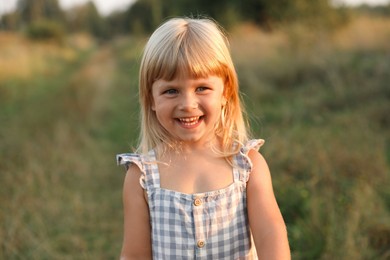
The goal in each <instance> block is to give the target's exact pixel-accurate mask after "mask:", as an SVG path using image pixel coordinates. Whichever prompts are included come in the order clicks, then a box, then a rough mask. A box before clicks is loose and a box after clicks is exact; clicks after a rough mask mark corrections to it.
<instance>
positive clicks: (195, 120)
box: [179, 116, 200, 125]
mask: <svg viewBox="0 0 390 260" xmlns="http://www.w3.org/2000/svg"><path fill="white" fill-rule="evenodd" d="M199 118H200V117H199V116H194V117H184V118H179V120H180V122H182V123H183V124H185V125H195V124H196V123H198V121H199Z"/></svg>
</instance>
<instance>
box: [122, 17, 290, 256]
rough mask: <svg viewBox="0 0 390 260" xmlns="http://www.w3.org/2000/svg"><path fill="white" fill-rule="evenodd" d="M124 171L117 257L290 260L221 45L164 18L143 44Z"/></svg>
mask: <svg viewBox="0 0 390 260" xmlns="http://www.w3.org/2000/svg"><path fill="white" fill-rule="evenodd" d="M139 93H140V103H141V123H142V124H141V137H140V144H139V149H138V153H137V154H120V155H117V160H118V163H119V164H121V165H126V168H127V174H126V177H125V181H124V191H123V203H124V241H123V248H122V253H121V256H122V258H123V259H151V258H154V259H169V260H170V259H258V258H259V259H266V260H270V259H290V253H289V246H288V241H287V235H286V228H285V224H284V221H283V218H282V216H281V213H280V210H279V208H278V205H277V203H276V200H275V197H274V193H273V190H272V184H271V177H270V173H269V170H268V167H267V164H266V162H265V160H264V158H263V157H262V156H261V155H260V154H259V153H258V152H257V150H258V149H259V148H260V146H261V145H262V144H263V143H264V141H263V140H248V137H247V131H246V126H245V121H244V119H243V109H242V107H241V104H240V99H239V92H238V82H237V75H236V72H235V69H234V66H233V63H232V60H231V57H230V53H229V49H228V42H227V39H226V37H225V35H224V33H223V31H222V30H221V28H220V27H219V26H218V25H217V24H216V23H215V22H213V21H211V20H208V19H189V18H174V19H171V20H168V21H167V22H165V23H164V24H162V25H161V26H160V27H159V28H158V29H157V30H156V31H155V32H154V33H153V34H152V36H151V37H150V39H149V41H148V43H147V44H146V47H145V50H144V54H143V58H142V62H141V68H140V86H139Z"/></svg>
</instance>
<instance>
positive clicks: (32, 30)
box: [26, 20, 65, 43]
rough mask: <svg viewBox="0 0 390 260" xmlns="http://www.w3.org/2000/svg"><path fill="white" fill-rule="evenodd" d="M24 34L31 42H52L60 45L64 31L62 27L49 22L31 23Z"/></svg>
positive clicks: (63, 37)
mask: <svg viewBox="0 0 390 260" xmlns="http://www.w3.org/2000/svg"><path fill="white" fill-rule="evenodd" d="M26 34H27V36H28V37H29V38H30V39H33V40H54V41H56V42H59V43H61V42H63V41H64V39H65V31H64V28H63V27H62V25H61V24H60V23H57V22H54V21H49V20H38V21H35V22H32V23H31V24H29V25H28V26H27V28H26Z"/></svg>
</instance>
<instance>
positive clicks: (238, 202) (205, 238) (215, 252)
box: [117, 139, 264, 260]
mask: <svg viewBox="0 0 390 260" xmlns="http://www.w3.org/2000/svg"><path fill="white" fill-rule="evenodd" d="M263 143H264V140H261V139H259V140H251V141H249V142H248V143H247V144H245V145H244V146H242V147H241V149H240V152H239V153H238V154H236V155H235V156H234V157H233V165H234V167H233V175H234V181H233V183H232V184H231V185H229V186H228V187H227V188H224V189H220V190H216V191H210V192H204V193H196V194H185V193H181V192H177V191H172V190H167V189H163V188H161V187H160V176H159V172H158V165H157V163H156V161H157V159H156V155H155V152H154V151H153V150H152V151H150V152H149V154H148V155H140V154H129V153H125V154H118V155H117V162H118V164H120V165H125V166H126V167H128V166H129V164H131V163H134V164H136V165H137V166H138V167H139V168H140V170H141V172H142V175H141V178H140V184H141V186H142V188H143V189H145V190H146V193H147V196H148V204H149V211H150V224H151V239H152V251H153V259H167V260H171V259H257V254H256V249H255V246H254V243H253V239H252V234H251V231H250V228H249V221H248V213H247V201H246V200H247V197H246V185H247V181H248V180H249V175H250V173H251V171H252V162H251V161H250V159H249V157H248V152H249V150H251V149H255V150H258V149H259V148H260V146H262V145H263ZM134 239H136V238H134Z"/></svg>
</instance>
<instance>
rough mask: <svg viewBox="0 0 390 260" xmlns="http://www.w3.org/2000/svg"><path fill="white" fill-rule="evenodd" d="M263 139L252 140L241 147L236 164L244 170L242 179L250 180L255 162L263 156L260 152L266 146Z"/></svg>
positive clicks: (235, 158)
mask: <svg viewBox="0 0 390 260" xmlns="http://www.w3.org/2000/svg"><path fill="white" fill-rule="evenodd" d="M264 142H265V141H264V140H263V139H252V140H249V141H248V142H246V143H244V144H242V145H241V147H240V149H239V152H238V153H237V154H236V156H234V164H235V165H236V166H238V168H240V169H242V170H243V173H242V174H243V175H242V177H241V178H242V179H243V180H245V181H248V180H249V176H250V174H251V172H252V170H253V165H254V162H253V161H254V160H257V159H258V156H261V155H260V153H259V152H258V150H259V149H260V147H261V146H262V145H263V144H264Z"/></svg>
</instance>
